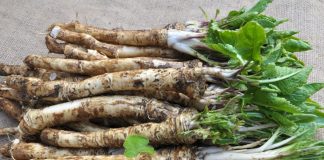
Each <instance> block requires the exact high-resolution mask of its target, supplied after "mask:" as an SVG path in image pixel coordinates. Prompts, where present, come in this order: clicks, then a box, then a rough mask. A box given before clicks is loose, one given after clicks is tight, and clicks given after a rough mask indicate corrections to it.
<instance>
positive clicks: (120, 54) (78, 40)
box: [50, 27, 182, 58]
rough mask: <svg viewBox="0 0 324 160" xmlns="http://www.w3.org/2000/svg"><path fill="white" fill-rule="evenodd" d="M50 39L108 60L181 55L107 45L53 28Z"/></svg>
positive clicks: (86, 35)
mask: <svg viewBox="0 0 324 160" xmlns="http://www.w3.org/2000/svg"><path fill="white" fill-rule="evenodd" d="M50 35H51V37H53V38H55V39H60V40H63V41H66V42H68V43H73V44H78V45H82V46H85V47H86V48H88V49H93V50H97V51H98V52H100V53H102V54H104V55H106V56H108V57H110V58H131V57H163V58H178V57H181V55H182V54H180V53H178V52H175V51H174V50H171V49H164V48H157V47H132V46H121V45H114V44H107V43H103V42H100V41H98V40H97V39H95V38H94V37H92V36H90V35H88V34H85V33H76V32H72V31H69V30H65V29H63V28H60V27H54V28H53V30H52V32H51V34H50Z"/></svg>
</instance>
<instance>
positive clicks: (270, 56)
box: [263, 43, 283, 65]
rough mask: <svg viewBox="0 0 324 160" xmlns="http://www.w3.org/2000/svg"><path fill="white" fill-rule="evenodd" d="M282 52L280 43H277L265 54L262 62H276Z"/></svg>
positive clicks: (266, 63)
mask: <svg viewBox="0 0 324 160" xmlns="http://www.w3.org/2000/svg"><path fill="white" fill-rule="evenodd" d="M282 52H283V48H282V46H281V43H278V44H277V45H276V47H275V48H273V49H270V50H269V52H268V53H267V55H266V56H265V60H264V61H263V64H265V65H268V64H270V63H276V62H277V61H278V59H279V58H280V57H281V55H282Z"/></svg>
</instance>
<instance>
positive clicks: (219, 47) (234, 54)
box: [209, 43, 244, 64]
mask: <svg viewBox="0 0 324 160" xmlns="http://www.w3.org/2000/svg"><path fill="white" fill-rule="evenodd" d="M209 47H210V48H211V49H213V50H215V51H218V52H220V53H223V54H224V55H226V56H229V57H231V58H234V59H237V60H239V62H240V63H241V64H244V60H243V58H242V56H241V55H240V54H239V53H238V51H237V50H236V48H234V47H233V46H232V45H230V44H221V43H218V44H211V45H209Z"/></svg>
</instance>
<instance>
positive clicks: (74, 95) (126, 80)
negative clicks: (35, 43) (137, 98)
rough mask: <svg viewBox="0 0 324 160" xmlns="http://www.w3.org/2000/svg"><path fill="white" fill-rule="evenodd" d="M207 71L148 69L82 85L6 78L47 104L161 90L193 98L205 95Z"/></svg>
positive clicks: (87, 80) (114, 74)
mask: <svg viewBox="0 0 324 160" xmlns="http://www.w3.org/2000/svg"><path fill="white" fill-rule="evenodd" d="M202 70H203V68H193V69H191V68H180V69H173V68H168V69H147V70H134V71H124V72H114V73H106V74H103V75H99V76H94V77H91V78H88V79H86V80H84V81H80V82H65V81H51V82H43V81H41V80H39V79H33V78H25V77H20V76H10V77H6V80H5V82H6V84H7V85H8V86H10V87H18V88H20V90H21V92H24V93H27V95H30V96H35V97H38V98H40V99H42V100H44V101H56V102H59V101H65V100H72V99H78V98H82V97H88V96H93V95H99V94H103V93H109V92H114V91H125V90H126V91H127V90H128V91H129V90H137V91H139V90H160V91H175V92H179V93H183V94H185V95H187V96H188V97H190V98H195V97H200V96H201V95H203V94H204V91H205V88H206V83H205V79H204V77H203V76H202Z"/></svg>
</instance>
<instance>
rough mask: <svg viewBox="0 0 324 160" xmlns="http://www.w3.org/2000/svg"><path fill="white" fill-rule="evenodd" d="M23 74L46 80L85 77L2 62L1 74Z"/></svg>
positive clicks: (74, 79)
mask: <svg viewBox="0 0 324 160" xmlns="http://www.w3.org/2000/svg"><path fill="white" fill-rule="evenodd" d="M10 75H21V76H24V77H35V78H39V79H42V80H44V81H53V80H66V81H80V80H83V79H85V78H86V77H84V76H77V75H73V74H70V73H64V72H55V71H48V70H45V69H39V68H35V69H31V68H29V67H27V66H21V65H7V64H2V63H0V76H10Z"/></svg>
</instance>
